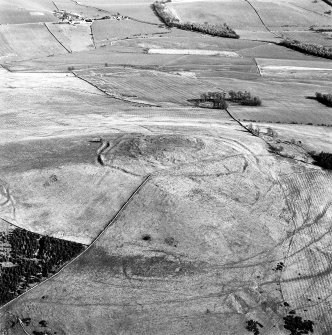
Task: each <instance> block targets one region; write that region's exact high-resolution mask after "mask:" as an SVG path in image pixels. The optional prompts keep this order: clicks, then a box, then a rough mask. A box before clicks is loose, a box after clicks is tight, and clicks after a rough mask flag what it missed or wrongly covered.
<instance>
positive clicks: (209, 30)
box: [176, 22, 240, 38]
mask: <svg viewBox="0 0 332 335" xmlns="http://www.w3.org/2000/svg"><path fill="white" fill-rule="evenodd" d="M176 26H177V27H178V28H181V29H183V30H191V31H197V32H200V33H204V34H208V35H212V36H219V37H228V38H240V36H239V35H238V34H237V33H236V32H235V31H234V30H233V29H232V28H231V27H230V26H228V25H227V24H226V23H224V24H209V23H204V24H201V23H197V22H185V23H177V24H176Z"/></svg>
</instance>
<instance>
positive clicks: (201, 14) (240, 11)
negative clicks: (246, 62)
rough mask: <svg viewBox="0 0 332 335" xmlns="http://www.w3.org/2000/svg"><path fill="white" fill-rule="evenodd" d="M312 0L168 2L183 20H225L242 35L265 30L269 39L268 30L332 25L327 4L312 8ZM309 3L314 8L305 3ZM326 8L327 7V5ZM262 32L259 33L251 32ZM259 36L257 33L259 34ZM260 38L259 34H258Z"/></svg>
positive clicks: (288, 29) (302, 28) (304, 28)
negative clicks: (308, 7)
mask: <svg viewBox="0 0 332 335" xmlns="http://www.w3.org/2000/svg"><path fill="white" fill-rule="evenodd" d="M311 2H312V1H310V5H308V3H309V1H307V0H305V1H302V4H300V3H299V2H297V3H296V4H294V3H291V2H290V1H282V2H280V1H278V2H277V1H259V0H251V1H247V0H235V1H195V2H186V1H184V2H172V3H170V4H168V6H170V7H171V8H173V9H174V10H175V11H176V13H177V14H178V16H179V17H180V20H181V21H184V22H186V21H190V22H199V23H205V22H209V23H213V24H222V23H227V24H228V25H229V26H231V27H232V28H233V29H235V30H236V31H237V32H238V33H239V34H240V37H242V36H241V33H242V32H244V35H245V36H246V37H248V36H250V37H251V38H253V39H256V38H259V35H260V34H261V33H260V32H263V33H264V34H265V35H263V36H265V39H266V40H271V39H272V40H274V39H275V37H273V36H271V35H270V34H269V35H267V34H266V31H276V32H279V33H277V36H278V35H279V34H280V32H281V31H290V30H308V29H309V28H310V27H311V26H331V17H330V15H329V14H325V11H326V10H328V6H326V4H325V6H316V7H317V8H316V9H315V10H313V9H312V8H313V7H312V4H311ZM303 3H305V6H310V7H311V9H307V8H306V7H303ZM326 8H327V9H326ZM248 31H250V32H259V34H257V35H256V34H255V33H251V35H250V33H249V35H248ZM256 36H257V37H256ZM259 39H260V38H259Z"/></svg>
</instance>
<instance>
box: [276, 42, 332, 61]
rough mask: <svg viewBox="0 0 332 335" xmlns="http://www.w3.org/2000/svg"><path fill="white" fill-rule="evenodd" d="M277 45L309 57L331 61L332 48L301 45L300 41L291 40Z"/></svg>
mask: <svg viewBox="0 0 332 335" xmlns="http://www.w3.org/2000/svg"><path fill="white" fill-rule="evenodd" d="M279 45H282V46H284V47H287V48H290V49H293V50H296V51H300V52H304V53H307V54H309V55H314V56H318V57H324V58H328V59H332V48H329V47H324V46H322V45H318V44H308V43H302V42H300V41H296V40H291V39H285V40H283V41H281V42H280V43H279Z"/></svg>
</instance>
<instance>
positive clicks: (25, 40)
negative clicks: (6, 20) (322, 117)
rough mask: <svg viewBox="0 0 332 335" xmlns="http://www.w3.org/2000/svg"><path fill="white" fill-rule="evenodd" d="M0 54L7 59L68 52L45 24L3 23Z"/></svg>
mask: <svg viewBox="0 0 332 335" xmlns="http://www.w3.org/2000/svg"><path fill="white" fill-rule="evenodd" d="M0 35H2V38H1V39H2V40H4V41H5V43H4V45H0V55H1V57H3V58H4V59H5V60H9V59H15V60H22V59H30V58H40V57H47V56H51V55H58V54H66V53H67V51H66V50H65V48H63V47H62V46H61V45H60V44H59V42H58V41H57V40H56V39H55V38H54V37H53V36H52V35H51V34H50V33H49V31H48V30H47V28H46V26H45V25H43V24H38V23H37V24H25V25H2V26H0Z"/></svg>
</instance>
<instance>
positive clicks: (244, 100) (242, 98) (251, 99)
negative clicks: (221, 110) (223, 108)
mask: <svg viewBox="0 0 332 335" xmlns="http://www.w3.org/2000/svg"><path fill="white" fill-rule="evenodd" d="M228 95H229V100H230V101H232V102H237V103H239V104H240V105H246V106H260V105H261V104H262V100H261V99H260V98H259V97H256V96H253V95H251V93H250V92H247V91H244V92H242V91H237V92H235V91H229V92H228Z"/></svg>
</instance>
